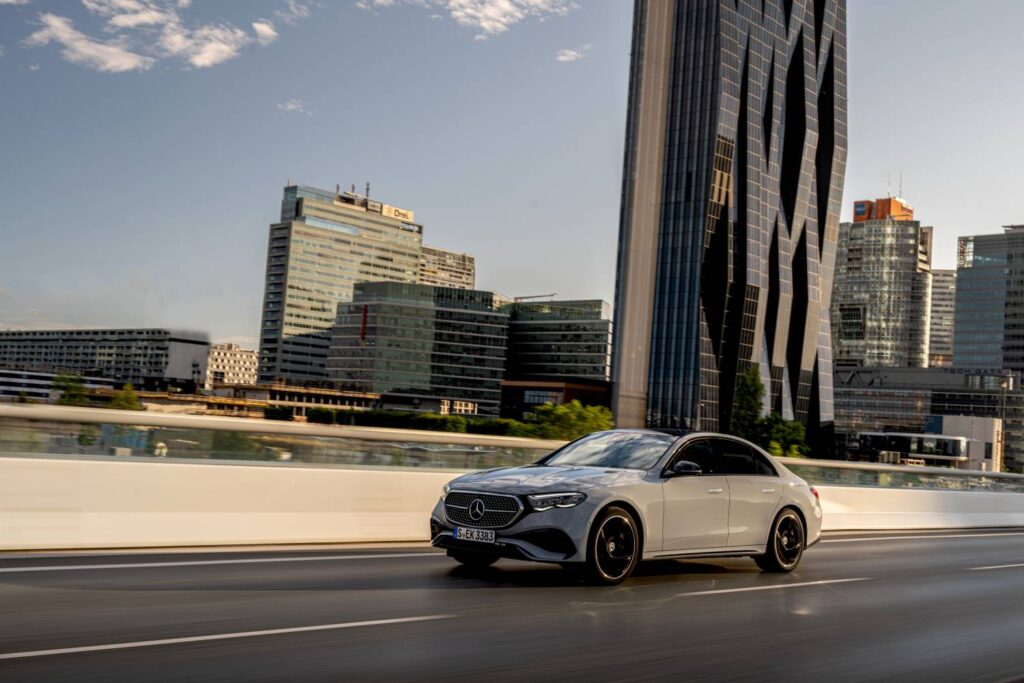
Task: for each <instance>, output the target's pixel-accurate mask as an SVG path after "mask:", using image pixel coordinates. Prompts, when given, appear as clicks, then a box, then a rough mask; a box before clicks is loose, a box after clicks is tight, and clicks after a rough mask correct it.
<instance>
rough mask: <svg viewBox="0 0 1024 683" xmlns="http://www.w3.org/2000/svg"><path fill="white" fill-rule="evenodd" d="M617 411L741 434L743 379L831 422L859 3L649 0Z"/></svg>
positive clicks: (620, 313) (633, 100)
mask: <svg viewBox="0 0 1024 683" xmlns="http://www.w3.org/2000/svg"><path fill="white" fill-rule="evenodd" d="M625 148H626V151H625V162H624V174H623V195H622V212H621V218H620V236H619V262H618V274H617V275H618V277H617V285H616V306H615V309H616V322H615V334H614V351H613V381H614V383H615V386H614V398H613V410H614V411H615V414H616V420H617V422H618V424H619V425H620V426H642V425H645V424H646V425H650V426H664V427H689V428H699V429H711V430H728V429H729V425H730V419H731V413H732V405H733V400H734V394H735V386H736V379H737V376H738V375H739V374H741V373H743V372H745V371H746V370H747V369H749V368H750V367H755V368H757V371H758V372H759V373H760V375H761V378H762V381H763V383H764V385H765V387H766V389H767V395H766V397H765V408H766V409H771V410H775V411H778V412H780V413H781V414H782V415H784V416H785V417H788V418H795V419H799V420H800V421H801V422H803V423H805V424H806V425H807V426H808V427H809V430H810V432H811V433H812V434H814V433H816V432H818V431H819V427H820V426H821V425H823V424H827V423H831V421H832V419H833V407H832V359H831V334H830V322H829V297H830V294H831V289H832V270H833V266H834V263H835V249H836V237H837V233H838V229H839V208H840V203H841V200H842V197H841V193H842V184H843V175H844V172H845V166H846V3H845V1H844V0H637V2H636V5H635V10H634V26H633V49H632V66H631V71H630V87H629V107H628V117H627V124H626V145H625Z"/></svg>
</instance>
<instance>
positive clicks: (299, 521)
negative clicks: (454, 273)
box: [0, 458, 459, 550]
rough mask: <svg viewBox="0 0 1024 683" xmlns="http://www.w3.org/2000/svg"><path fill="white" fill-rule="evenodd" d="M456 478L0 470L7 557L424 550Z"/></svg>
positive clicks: (270, 469)
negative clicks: (99, 551) (376, 545)
mask: <svg viewBox="0 0 1024 683" xmlns="http://www.w3.org/2000/svg"><path fill="white" fill-rule="evenodd" d="M458 474H459V472H453V471H451V470H425V469H424V470H414V469H397V468H380V469H373V468H365V469H341V468H331V467H302V466H295V465H287V466H261V465H222V464H215V465H211V464H191V463H180V462H153V461H141V462H140V461H131V460H126V461H110V462H107V461H97V460H70V459H68V460H65V459H55V458H0V550H19V549H66V548H82V549H84V548H141V547H162V546H202V545H242V544H278V543H282V544H283V543H326V542H358V541H364V542H370V541H412V540H415V541H422V540H427V538H428V537H429V518H428V514H429V512H430V510H431V509H432V508H433V507H434V503H435V502H436V501H437V499H438V497H439V496H440V495H441V487H442V486H443V485H444V484H445V483H446V482H447V481H449V480H450V479H452V478H453V477H455V476H457V475H458Z"/></svg>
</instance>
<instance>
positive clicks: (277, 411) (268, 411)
mask: <svg viewBox="0 0 1024 683" xmlns="http://www.w3.org/2000/svg"><path fill="white" fill-rule="evenodd" d="M263 417H264V419H267V420H281V421H282V422H291V421H292V420H294V419H295V414H294V413H293V412H292V409H291V408H289V407H288V406H267V407H266V408H264V409H263Z"/></svg>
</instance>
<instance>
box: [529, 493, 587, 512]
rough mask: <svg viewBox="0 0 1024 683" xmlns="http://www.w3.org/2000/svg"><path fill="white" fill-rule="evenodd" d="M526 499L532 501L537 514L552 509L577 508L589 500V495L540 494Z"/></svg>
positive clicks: (531, 503) (531, 505) (532, 506)
mask: <svg viewBox="0 0 1024 683" xmlns="http://www.w3.org/2000/svg"><path fill="white" fill-rule="evenodd" d="M526 499H527V500H529V501H530V507H531V508H533V510H534V511H535V512H543V511H544V510H550V509H551V508H571V507H575V506H577V505H579V504H580V503H582V502H583V501H585V500H586V499H587V494H585V493H575V492H567V493H538V494H536V495H533V496H527V497H526Z"/></svg>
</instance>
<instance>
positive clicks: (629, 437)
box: [543, 432, 675, 470]
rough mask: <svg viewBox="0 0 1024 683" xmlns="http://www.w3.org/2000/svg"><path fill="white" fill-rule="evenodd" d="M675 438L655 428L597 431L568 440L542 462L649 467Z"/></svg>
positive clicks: (549, 463)
mask: <svg viewBox="0 0 1024 683" xmlns="http://www.w3.org/2000/svg"><path fill="white" fill-rule="evenodd" d="M674 441H675V437H673V436H669V435H668V434H659V433H657V432H598V433H596V434H591V435H590V436H586V437H583V438H582V439H580V440H579V441H575V442H573V443H571V444H569V445H568V446H566V447H565V448H563V449H562V450H560V451H558V452H557V453H555V454H554V455H552V456H551V457H550V458H548V459H547V460H545V461H544V463H543V464H545V465H579V466H583V467H613V468H618V469H626V470H649V469H651V468H652V467H654V466H655V465H656V464H657V463H658V460H659V459H660V458H661V456H663V455H664V454H665V451H666V450H668V447H669V446H671V445H672V442H674Z"/></svg>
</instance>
